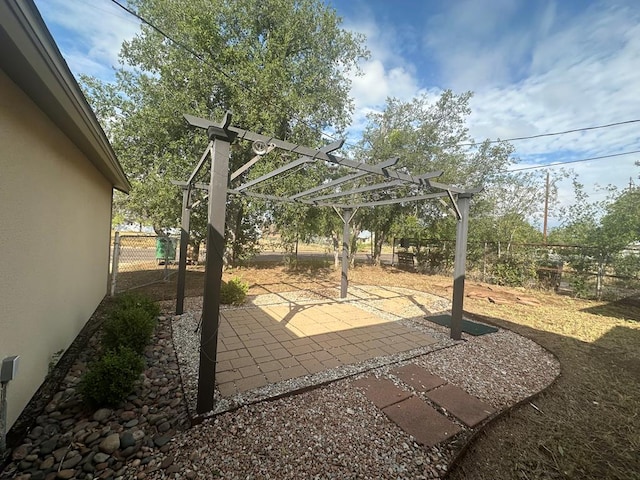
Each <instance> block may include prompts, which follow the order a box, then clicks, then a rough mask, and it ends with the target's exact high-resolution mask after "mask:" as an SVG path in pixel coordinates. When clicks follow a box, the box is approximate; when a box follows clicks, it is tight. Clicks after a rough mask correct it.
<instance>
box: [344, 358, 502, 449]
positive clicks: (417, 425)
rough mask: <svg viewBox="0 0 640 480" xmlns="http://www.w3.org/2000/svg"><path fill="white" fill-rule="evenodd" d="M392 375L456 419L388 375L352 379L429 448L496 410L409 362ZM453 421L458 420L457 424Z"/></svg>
mask: <svg viewBox="0 0 640 480" xmlns="http://www.w3.org/2000/svg"><path fill="white" fill-rule="evenodd" d="M390 374H391V375H393V376H394V377H397V378H398V379H400V380H402V382H404V383H405V384H407V385H409V386H411V387H412V388H413V389H414V390H415V392H416V393H421V394H424V395H425V396H426V397H427V398H429V400H431V401H433V402H434V404H436V405H438V406H440V407H442V408H443V409H444V411H445V412H448V414H449V415H452V416H453V418H447V416H445V415H443V414H442V413H440V412H439V411H437V410H436V409H435V408H434V407H433V406H431V405H429V404H428V403H427V402H426V401H424V400H422V399H421V398H419V397H418V396H416V395H414V394H413V393H411V392H410V391H409V390H406V389H403V388H401V387H398V386H396V384H394V383H393V382H392V381H391V380H388V379H385V378H376V377H373V376H366V377H363V378H361V379H359V380H356V381H355V382H353V386H354V387H357V388H360V389H362V390H363V391H364V394H365V395H366V396H367V398H368V399H369V400H371V402H373V404H374V405H375V406H376V407H378V408H380V409H381V410H382V411H383V412H384V413H385V415H387V417H389V419H390V420H391V421H393V422H394V423H396V424H397V425H398V426H399V427H400V428H402V429H403V430H404V431H405V432H407V433H408V434H410V435H412V436H413V437H414V438H415V440H416V441H417V442H418V443H421V444H422V445H425V446H427V447H432V446H434V445H437V444H438V443H440V442H442V441H444V440H447V439H448V438H450V437H452V436H454V435H455V434H456V433H458V432H459V431H460V430H461V427H460V426H459V425H461V424H464V425H466V426H467V427H471V428H473V427H476V426H477V425H478V424H479V423H481V422H482V421H483V420H485V419H486V418H488V417H489V416H490V415H492V414H493V413H494V412H495V409H494V408H493V407H491V406H490V405H487V404H486V403H484V402H482V401H480V400H479V399H477V398H476V397H473V396H471V395H469V394H468V393H467V392H465V391H464V390H463V389H461V388H459V387H456V386H455V385H451V384H449V383H447V382H446V380H444V379H442V378H440V377H438V376H436V375H433V374H431V373H429V372H428V371H427V370H425V369H424V368H422V367H419V366H417V365H412V364H408V365H405V366H403V367H399V368H396V369H394V370H392V371H391V372H390ZM452 420H457V422H458V424H456V423H454V422H453V421H452Z"/></svg>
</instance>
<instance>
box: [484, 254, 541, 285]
mask: <svg viewBox="0 0 640 480" xmlns="http://www.w3.org/2000/svg"><path fill="white" fill-rule="evenodd" d="M536 275H537V274H536V264H535V261H534V260H533V258H531V257H529V256H527V255H516V254H510V255H503V256H502V257H500V258H499V259H498V260H497V261H496V263H495V264H494V266H493V278H494V281H495V282H496V283H497V284H498V285H506V286H509V287H525V286H528V285H529V283H532V282H533V281H535V280H536Z"/></svg>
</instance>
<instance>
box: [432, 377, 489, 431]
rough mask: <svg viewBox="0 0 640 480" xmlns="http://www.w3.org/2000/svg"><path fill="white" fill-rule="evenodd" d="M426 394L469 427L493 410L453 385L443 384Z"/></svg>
mask: <svg viewBox="0 0 640 480" xmlns="http://www.w3.org/2000/svg"><path fill="white" fill-rule="evenodd" d="M426 395H427V397H429V398H430V399H431V400H433V401H434V402H435V403H437V404H438V405H440V406H441V407H442V408H444V409H445V410H447V411H449V412H451V413H452V414H453V415H455V416H456V417H457V418H459V419H460V420H462V421H463V422H464V424H465V425H467V426H469V427H474V426H476V425H477V424H478V423H480V422H481V421H483V420H484V419H485V418H487V417H488V416H489V415H491V414H492V413H493V412H495V409H494V408H493V407H492V406H490V405H487V404H486V403H484V402H482V401H480V400H478V399H477V398H476V397H473V396H471V395H469V394H468V393H467V392H465V391H464V390H462V389H461V388H459V387H456V386H455V385H443V386H442V387H440V388H436V389H435V390H431V391H430V392H427V394H426Z"/></svg>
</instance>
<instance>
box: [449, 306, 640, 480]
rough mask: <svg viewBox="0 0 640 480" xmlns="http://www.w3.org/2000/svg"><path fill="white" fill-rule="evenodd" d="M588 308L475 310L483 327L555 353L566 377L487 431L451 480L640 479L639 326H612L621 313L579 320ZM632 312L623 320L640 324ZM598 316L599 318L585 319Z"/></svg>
mask: <svg viewBox="0 0 640 480" xmlns="http://www.w3.org/2000/svg"><path fill="white" fill-rule="evenodd" d="M584 303H585V302H578V301H572V300H567V301H566V302H562V303H561V304H560V305H558V306H555V305H552V306H546V307H545V308H544V309H542V311H539V312H536V314H534V315H532V314H531V313H529V312H524V311H521V310H520V309H517V310H516V311H513V310H512V311H510V312H506V311H503V312H490V311H489V310H490V309H488V308H482V307H480V308H479V307H477V306H476V307H475V308H476V309H477V310H479V311H483V312H484V313H493V316H491V317H487V316H483V315H478V318H479V319H482V320H485V321H487V320H488V321H490V322H493V323H495V324H496V325H499V326H501V327H504V328H509V329H511V330H513V331H515V332H518V333H520V334H522V335H524V336H527V337H529V338H531V339H533V340H534V341H536V342H537V343H538V344H540V345H542V346H544V347H545V348H547V349H548V350H550V351H551V352H553V353H554V354H555V355H556V356H557V357H558V359H559V360H560V364H561V366H562V375H561V376H560V377H559V379H558V380H557V382H556V383H555V384H554V385H553V386H552V387H551V388H549V389H548V390H547V391H545V392H543V393H542V394H541V395H540V396H539V397H538V398H536V399H535V400H534V401H533V402H532V403H526V404H524V405H522V406H521V407H519V408H517V409H515V410H513V411H512V412H510V413H509V414H507V415H506V416H504V417H502V418H500V419H499V420H497V421H496V422H495V423H493V424H491V425H490V426H489V427H488V428H487V429H485V431H484V432H483V433H481V434H480V436H479V438H478V439H477V441H476V442H475V443H473V444H472V446H471V448H470V449H469V451H468V453H467V454H466V456H465V457H464V458H462V460H461V461H460V462H459V463H458V464H457V466H456V467H455V468H454V469H452V471H451V472H450V475H449V478H452V479H514V478H517V479H534V478H535V479H538V478H545V479H546V478H580V479H600V478H607V479H621V480H622V479H638V478H640V454H639V452H640V357H639V351H638V346H639V345H640V329H639V328H638V324H637V322H635V321H626V325H624V324H616V323H618V322H615V321H613V319H615V318H617V317H618V316H619V313H620V312H619V310H618V306H619V305H614V306H613V307H612V310H609V309H608V307H607V305H606V304H597V305H596V304H594V305H593V306H590V307H587V308H584V309H580V310H583V312H580V313H576V312H575V310H574V309H575V307H580V306H581V305H583V304H584ZM592 303H595V302H592ZM572 307H573V308H572ZM510 308H513V307H510ZM627 308H628V310H627V313H626V315H625V317H626V318H637V315H638V313H640V309H638V307H627ZM593 310H595V311H597V312H598V314H597V315H598V316H600V317H602V318H597V317H595V318H593V315H588V314H586V313H585V312H588V311H593ZM498 313H499V314H502V315H504V317H503V318H505V317H506V318H513V319H515V320H516V321H507V320H504V319H503V318H497V315H496V314H498ZM507 313H508V314H509V316H508V317H507ZM607 314H609V315H607ZM547 315H548V316H547ZM545 316H547V318H545ZM621 322H624V320H622V321H621ZM557 331H561V332H563V334H558V333H556V332H557ZM600 332H603V333H602V334H601V335H600V336H599V337H598V338H594V337H597V335H598V334H599V333H600ZM568 334H570V335H573V336H575V337H578V338H573V337H572V336H568ZM581 338H585V339H589V340H591V341H583V340H581ZM495 452H501V454H500V455H496V454H495Z"/></svg>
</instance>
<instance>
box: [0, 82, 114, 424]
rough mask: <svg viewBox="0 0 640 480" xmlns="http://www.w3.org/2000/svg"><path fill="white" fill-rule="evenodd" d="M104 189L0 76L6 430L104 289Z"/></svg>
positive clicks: (107, 209)
mask: <svg viewBox="0 0 640 480" xmlns="http://www.w3.org/2000/svg"><path fill="white" fill-rule="evenodd" d="M111 193H112V190H111V184H110V182H108V181H107V180H106V179H105V178H104V177H103V176H102V175H101V174H100V173H99V172H98V171H97V170H96V169H95V167H94V166H93V165H92V164H91V163H90V162H89V161H88V160H87V159H86V157H85V156H84V155H83V154H82V153H81V152H80V151H79V150H78V149H77V148H76V147H75V145H74V144H73V143H71V142H70V141H69V139H68V138H67V137H66V136H65V135H64V134H63V133H62V132H61V131H60V130H59V129H58V128H57V127H56V126H55V125H54V124H53V123H52V122H51V121H50V120H49V118H48V117H46V116H45V115H44V114H43V113H42V112H41V111H40V110H39V109H38V108H37V107H36V106H35V104H33V103H32V102H31V100H30V99H29V98H28V97H27V96H26V95H25V94H24V93H23V92H22V90H20V89H19V88H18V87H17V86H16V85H15V84H14V83H13V82H12V81H11V80H10V79H9V78H8V77H7V76H6V75H5V74H4V72H2V71H1V70H0V259H2V261H1V262H0V360H2V359H3V358H5V357H7V356H9V355H20V357H21V359H20V365H19V372H18V376H17V377H16V379H15V380H14V381H12V382H11V383H9V385H8V415H7V417H8V424H9V426H11V425H12V424H13V423H14V422H15V420H16V418H17V417H18V415H19V414H20V412H21V410H22V409H23V408H24V406H25V405H26V404H27V403H28V401H29V400H30V398H31V397H32V395H33V394H34V393H35V391H36V390H37V389H38V387H39V386H40V384H41V383H42V381H43V379H44V377H45V376H46V374H47V368H48V364H49V361H50V359H51V356H52V355H53V353H54V352H57V351H59V350H60V349H66V348H67V347H68V346H69V345H70V344H71V342H72V341H73V339H74V338H75V337H76V335H77V334H78V332H79V331H80V329H81V328H82V327H83V326H84V325H85V323H86V322H87V320H88V319H89V317H90V316H91V314H92V313H93V312H94V310H95V309H96V307H97V306H98V304H99V303H100V301H101V300H102V298H103V297H104V295H105V294H106V291H107V275H108V256H109V232H110V216H111Z"/></svg>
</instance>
